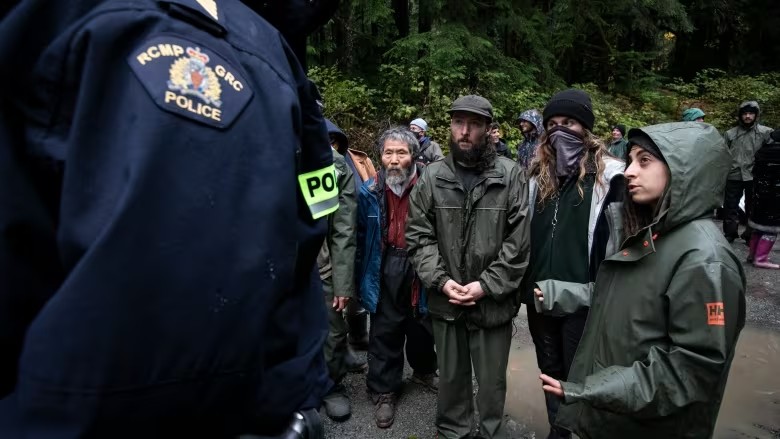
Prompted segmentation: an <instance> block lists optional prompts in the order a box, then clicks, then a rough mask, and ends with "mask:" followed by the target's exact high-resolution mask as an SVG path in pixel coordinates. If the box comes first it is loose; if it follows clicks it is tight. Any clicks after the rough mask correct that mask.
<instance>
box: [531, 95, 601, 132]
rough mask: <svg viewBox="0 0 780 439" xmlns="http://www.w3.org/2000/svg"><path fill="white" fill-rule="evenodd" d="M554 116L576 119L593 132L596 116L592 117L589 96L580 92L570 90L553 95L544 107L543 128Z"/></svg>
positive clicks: (591, 105)
mask: <svg viewBox="0 0 780 439" xmlns="http://www.w3.org/2000/svg"><path fill="white" fill-rule="evenodd" d="M554 116H566V117H571V118H572V119H576V120H577V121H578V122H579V123H581V124H582V126H584V127H585V128H587V129H588V131H593V123H594V122H595V121H596V116H594V115H593V104H592V103H591V101H590V96H588V94H587V93H585V92H584V91H582V90H577V89H575V88H570V89H568V90H563V91H559V92H558V93H555V94H554V95H553V97H552V98H550V102H548V103H547V105H546V106H545V107H544V113H543V118H544V126H545V127H547V121H548V120H550V118H552V117H554Z"/></svg>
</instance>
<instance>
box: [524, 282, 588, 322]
mask: <svg viewBox="0 0 780 439" xmlns="http://www.w3.org/2000/svg"><path fill="white" fill-rule="evenodd" d="M593 285H594V284H593V282H590V283H587V284H581V283H577V282H564V281H559V280H553V279H547V280H543V281H539V282H537V283H536V288H539V289H540V290H541V291H542V293H544V300H543V301H541V302H540V301H539V300H537V299H536V295H535V294H534V305H535V306H536V312H538V313H541V314H547V315H550V316H556V317H562V316H565V315H568V314H573V313H575V312H577V311H579V310H580V309H582V308H587V307H590V298H591V295H592V294H593Z"/></svg>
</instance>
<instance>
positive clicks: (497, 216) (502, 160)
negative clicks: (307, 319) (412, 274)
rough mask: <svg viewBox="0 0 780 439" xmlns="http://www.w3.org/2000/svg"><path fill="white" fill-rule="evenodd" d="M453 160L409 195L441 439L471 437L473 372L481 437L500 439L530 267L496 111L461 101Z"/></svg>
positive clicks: (411, 243)
mask: <svg viewBox="0 0 780 439" xmlns="http://www.w3.org/2000/svg"><path fill="white" fill-rule="evenodd" d="M449 113H450V116H451V118H452V119H451V121H450V131H451V137H450V151H451V154H450V155H449V156H448V157H446V158H445V159H444V160H441V161H438V162H435V163H432V164H430V165H428V167H427V169H426V171H425V172H424V173H423V174H422V176H421V177H420V180H419V181H418V183H417V185H416V186H415V188H414V190H413V191H412V194H411V200H410V207H409V218H408V220H407V228H406V242H407V249H408V251H409V255H410V256H411V257H412V263H413V265H414V268H415V270H416V271H417V274H418V276H419V277H420V279H421V280H422V282H423V283H424V284H425V286H426V287H429V288H431V289H432V292H431V293H430V296H429V303H428V306H429V312H430V314H431V316H432V317H433V333H434V339H435V342H436V350H437V355H438V358H439V393H438V406H437V413H436V428H437V431H438V437H440V438H444V439H453V438H457V439H460V438H464V437H471V436H470V435H471V434H472V432H473V430H474V426H473V425H472V423H473V419H474V410H473V407H472V385H471V373H472V369H471V367H472V364H473V366H474V374H475V375H476V378H477V383H478V384H479V393H478V394H477V408H478V410H479V434H480V435H481V436H482V437H484V438H488V439H492V438H506V437H507V433H506V426H505V425H504V422H503V414H504V401H505V397H506V367H507V362H508V359H509V347H510V343H511V339H512V318H513V317H514V316H515V315H516V314H517V311H518V309H519V306H520V301H519V297H518V292H519V287H520V280H521V279H522V277H523V273H524V272H525V269H526V267H527V265H528V250H529V221H528V219H527V218H528V186H527V181H526V176H525V171H523V169H522V168H521V167H520V166H519V165H517V164H516V163H515V162H514V161H512V160H510V159H507V158H506V157H500V156H497V155H496V151H495V149H494V148H493V146H492V144H490V143H489V142H488V133H489V129H490V123H491V121H492V119H493V108H492V106H491V105H490V102H488V100H487V99H485V98H483V97H481V96H474V95H470V96H464V97H461V98H458V99H457V100H455V102H454V103H453V104H452V107H451V109H450V110H449Z"/></svg>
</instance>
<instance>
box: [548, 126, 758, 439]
mask: <svg viewBox="0 0 780 439" xmlns="http://www.w3.org/2000/svg"><path fill="white" fill-rule="evenodd" d="M628 138H629V144H630V146H629V148H630V149H629V154H628V156H627V162H626V165H627V168H626V171H625V176H626V180H627V183H628V185H627V190H626V194H625V202H624V206H623V208H622V215H621V214H617V213H618V212H619V210H618V209H614V210H615V211H616V212H614V213H615V214H612V215H610V218H612V221H611V222H610V250H609V251H608V254H609V257H608V258H607V259H605V260H604V261H603V262H602V263H601V267H600V269H599V272H598V275H597V277H596V280H595V284H594V283H589V284H586V285H582V284H571V283H567V282H558V281H545V282H538V283H537V290H536V298H537V300H536V302H535V307H536V308H537V310H539V312H543V313H551V314H556V313H562V312H563V313H570V312H572V311H573V310H576V309H579V308H583V307H590V317H589V318H588V322H587V325H586V326H585V332H584V335H583V337H582V341H580V346H579V349H578V350H577V354H576V356H575V357H574V362H573V363H572V366H571V370H570V371H569V376H568V378H567V379H565V380H557V379H555V378H552V377H549V376H547V375H541V376H540V378H541V380H542V382H543V388H544V390H545V392H547V394H548V395H551V396H552V397H554V398H557V399H559V400H560V401H561V402H562V403H563V404H562V405H561V407H560V408H559V410H558V416H557V417H556V419H555V424H556V425H557V426H559V427H561V428H565V429H567V430H571V431H573V432H575V433H576V434H577V435H578V436H579V437H580V438H582V439H593V438H634V439H645V438H647V439H650V438H690V439H700V438H711V437H712V435H713V431H714V429H715V422H716V420H717V418H718V410H719V409H720V404H721V401H722V400H723V393H724V390H725V388H726V378H727V377H728V372H729V368H730V366H731V363H732V360H733V359H734V352H735V347H736V345H737V339H738V337H739V333H740V331H741V330H742V328H743V327H744V325H745V282H746V279H745V272H744V271H743V269H742V264H741V263H740V261H739V259H738V257H737V255H736V254H735V253H734V251H733V249H732V248H731V245H729V244H728V242H726V240H725V239H724V237H723V236H722V235H721V234H720V233H719V232H718V229H717V226H716V225H715V224H714V223H713V222H712V220H711V219H710V218H709V217H710V212H712V209H713V208H715V207H716V206H717V205H718V204H720V201H721V199H722V197H723V190H724V186H725V181H726V174H727V173H728V170H729V167H730V163H731V158H730V157H729V153H728V150H727V149H726V146H725V145H724V143H723V139H722V137H721V136H720V134H718V132H717V130H716V129H715V128H714V127H713V126H711V125H707V124H701V123H690V122H686V123H681V122H676V123H667V124H662V125H654V126H649V127H645V128H642V129H632V130H631V131H629V133H628ZM614 207H617V206H614Z"/></svg>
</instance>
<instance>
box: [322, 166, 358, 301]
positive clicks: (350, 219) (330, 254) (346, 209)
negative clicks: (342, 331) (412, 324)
mask: <svg viewBox="0 0 780 439" xmlns="http://www.w3.org/2000/svg"><path fill="white" fill-rule="evenodd" d="M333 165H334V166H335V168H336V182H337V184H338V187H339V208H338V210H336V211H335V212H333V213H332V214H330V215H329V216H328V236H327V238H326V239H325V242H323V243H322V248H321V249H320V253H319V255H317V265H318V267H319V271H320V278H321V279H323V280H324V279H327V278H332V279H331V281H332V283H333V294H334V295H335V296H339V297H355V249H356V248H357V242H356V241H357V227H356V218H357V197H356V195H355V180H354V179H355V176H354V174H353V172H352V170H351V169H349V166H347V162H346V160H345V159H344V156H342V155H341V154H339V153H338V152H336V151H333Z"/></svg>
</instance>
